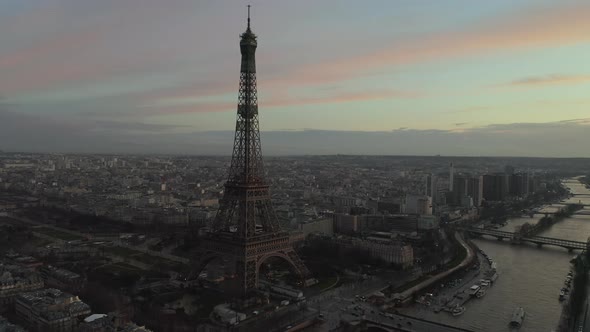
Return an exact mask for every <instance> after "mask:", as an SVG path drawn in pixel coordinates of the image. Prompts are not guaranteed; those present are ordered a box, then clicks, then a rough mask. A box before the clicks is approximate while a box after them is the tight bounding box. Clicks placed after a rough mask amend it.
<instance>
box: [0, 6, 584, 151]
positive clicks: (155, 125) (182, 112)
mask: <svg viewBox="0 0 590 332" xmlns="http://www.w3.org/2000/svg"><path fill="white" fill-rule="evenodd" d="M247 4H251V5H252V30H253V31H254V33H256V34H257V35H258V49H257V53H256V56H257V77H258V95H259V110H260V126H261V130H262V134H261V135H262V140H263V142H262V144H263V153H265V154H268V155H292V154H337V153H345V154H393V155H400V154H401V155H405V154H407V155H436V154H440V155H483V156H539V157H590V149H588V148H587V142H588V141H590V62H589V61H588V59H590V20H589V19H588V17H590V2H589V1H587V0H584V1H577V0H560V1H554V0H494V1H472V0H449V1H439V0H421V1H407V0H382V1H380V0H370V1H358V0H357V1H348V0H313V1H312V0H299V1H277V0H251V1H241V0H240V1H236V0H216V1H205V0H166V1H161V0H101V1H94V0H2V1H0V149H2V150H7V151H35V152H89V153H93V152H100V153H135V152H138V153H173V154H176V153H187V154H220V155H228V154H230V153H231V144H232V140H233V134H232V131H233V129H234V128H235V118H236V103H237V91H238V84H239V66H240V53H239V35H240V33H242V32H243V31H244V30H245V27H246V13H247V11H246V5H247Z"/></svg>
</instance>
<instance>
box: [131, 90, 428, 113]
mask: <svg viewBox="0 0 590 332" xmlns="http://www.w3.org/2000/svg"><path fill="white" fill-rule="evenodd" d="M420 97H422V94H420V93H418V92H412V91H397V90H373V91H362V92H354V91H353V92H341V93H338V94H332V95H327V96H322V97H317V96H307V97H305V96H302V97H292V96H272V95H271V96H270V98H268V99H265V100H260V101H259V106H261V107H265V108H276V107H291V106H302V105H321V104H338V103H350V102H364V101H371V100H381V99H394V98H420ZM200 100H202V99H201V98H198V97H197V98H193V97H181V98H164V99H160V100H157V101H156V102H155V104H151V105H150V104H147V105H146V107H144V108H142V109H141V110H140V112H141V114H143V115H161V114H185V113H201V112H219V111H235V109H236V104H237V102H234V103H228V102H202V101H200Z"/></svg>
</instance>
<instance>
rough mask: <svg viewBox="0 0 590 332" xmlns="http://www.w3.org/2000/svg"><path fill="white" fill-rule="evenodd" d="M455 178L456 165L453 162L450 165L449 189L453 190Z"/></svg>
mask: <svg viewBox="0 0 590 332" xmlns="http://www.w3.org/2000/svg"><path fill="white" fill-rule="evenodd" d="M454 178H455V167H454V166H453V163H451V166H450V167H449V191H453V181H454Z"/></svg>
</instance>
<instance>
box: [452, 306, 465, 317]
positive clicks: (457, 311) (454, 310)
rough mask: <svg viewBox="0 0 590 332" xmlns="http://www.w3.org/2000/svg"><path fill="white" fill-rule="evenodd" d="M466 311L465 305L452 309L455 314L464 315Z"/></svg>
mask: <svg viewBox="0 0 590 332" xmlns="http://www.w3.org/2000/svg"><path fill="white" fill-rule="evenodd" d="M464 312H465V307H455V308H454V309H453V310H452V311H451V314H452V315H453V316H461V315H463V313H464Z"/></svg>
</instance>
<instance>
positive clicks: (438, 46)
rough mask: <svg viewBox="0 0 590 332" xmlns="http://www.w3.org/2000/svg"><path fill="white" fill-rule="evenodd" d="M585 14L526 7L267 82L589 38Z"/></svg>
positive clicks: (588, 13) (580, 8)
mask: <svg viewBox="0 0 590 332" xmlns="http://www.w3.org/2000/svg"><path fill="white" fill-rule="evenodd" d="M588 17H590V4H588V3H584V4H582V3H579V4H576V5H570V6H562V7H561V8H554V7H552V8H543V9H536V10H528V11H527V12H519V13H517V14H515V15H512V16H510V17H508V18H505V19H500V20H497V19H496V20H494V21H490V22H487V23H485V24H481V25H479V26H476V27H473V28H468V29H464V30H461V31H451V32H444V33H441V34H437V35H431V36H425V37H424V38H422V39H417V40H408V41H405V42H401V43H397V44H396V45H392V46H391V47H389V48H384V49H382V50H380V51H377V52H372V53H368V54H365V55H363V56H358V57H351V58H341V59H334V60H333V61H330V62H328V63H320V64H315V65H309V66H306V67H304V68H297V69H296V70H294V71H293V72H292V73H291V74H290V75H287V76H285V77H279V78H275V79H273V80H272V84H277V83H286V84H324V83H329V82H335V81H341V80H347V79H351V78H354V77H356V76H359V75H361V74H362V73H364V72H369V71H375V70H378V69H380V68H383V67H388V66H396V65H404V64H413V63H421V62H429V61H437V60H446V59H451V58H461V57H468V56H472V55H477V54H482V53H489V52H503V51H507V50H518V49H531V48H543V47H557V46H564V45H572V44H578V43H584V42H589V41H590V34H589V33H588V31H590V20H589V19H588Z"/></svg>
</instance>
